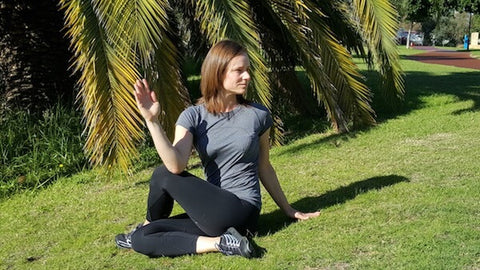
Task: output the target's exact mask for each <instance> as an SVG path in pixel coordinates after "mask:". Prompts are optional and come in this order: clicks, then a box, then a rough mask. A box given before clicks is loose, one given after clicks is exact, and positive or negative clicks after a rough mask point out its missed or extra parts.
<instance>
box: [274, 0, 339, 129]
mask: <svg viewBox="0 0 480 270" xmlns="http://www.w3.org/2000/svg"><path fill="white" fill-rule="evenodd" d="M267 3H268V4H269V6H270V8H271V10H272V13H273V14H275V16H276V17H277V20H278V21H279V23H280V24H281V25H282V27H284V29H285V30H284V31H283V33H285V34H286V35H287V38H288V39H289V44H291V48H292V49H293V50H295V51H296V53H297V54H298V56H299V58H300V61H301V63H302V66H303V67H304V68H305V72H306V74H307V76H308V78H309V80H310V83H311V88H312V91H313V92H314V94H315V95H316V97H317V100H318V102H319V103H323V105H324V107H325V110H326V112H327V114H328V117H329V119H330V121H331V123H332V125H333V127H334V128H335V129H336V130H338V131H340V132H345V131H347V130H348V128H347V119H346V118H345V114H344V112H343V111H342V109H341V108H340V106H339V105H338V89H337V88H336V86H335V84H334V82H333V81H332V80H331V78H330V77H329V76H328V73H327V72H326V70H325V67H324V65H323V63H322V57H321V55H320V54H319V47H318V45H317V44H316V43H315V42H313V40H312V29H311V28H309V27H308V25H307V23H306V21H307V20H308V14H307V13H306V12H307V10H308V7H306V6H305V5H304V3H303V2H301V1H280V0H269V1H267ZM318 15H319V16H321V15H322V14H321V13H319V14H318ZM327 38H328V37H327Z"/></svg>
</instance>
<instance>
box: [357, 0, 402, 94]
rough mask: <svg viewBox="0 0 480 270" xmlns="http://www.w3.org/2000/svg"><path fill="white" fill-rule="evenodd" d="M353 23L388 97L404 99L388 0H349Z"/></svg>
mask: <svg viewBox="0 0 480 270" xmlns="http://www.w3.org/2000/svg"><path fill="white" fill-rule="evenodd" d="M351 3H352V4H351V6H352V8H353V13H352V14H354V16H355V19H356V20H358V21H359V23H360V26H361V29H360V30H361V31H362V35H363V36H364V41H365V42H366V44H367V46H368V49H369V51H370V52H371V53H372V56H373V61H374V63H376V64H377V65H378V69H379V72H380V75H381V77H382V87H380V88H381V89H382V90H384V91H385V92H384V94H385V95H386V96H387V97H389V96H390V97H391V96H393V97H396V98H398V99H402V98H403V96H404V81H403V72H402V71H401V67H400V62H399V56H398V52H397V48H396V42H395V35H396V30H397V27H398V21H397V13H396V11H395V9H394V7H393V5H392V4H391V3H390V2H389V1H388V0H352V1H351Z"/></svg>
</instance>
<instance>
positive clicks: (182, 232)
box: [132, 166, 260, 257]
mask: <svg viewBox="0 0 480 270" xmlns="http://www.w3.org/2000/svg"><path fill="white" fill-rule="evenodd" d="M174 200H175V201H177V202H178V203H179V204H180V206H181V207H182V208H183V209H184V210H185V212H186V213H185V214H183V215H179V216H176V217H169V216H170V214H171V212H172V208H173V201H174ZM259 214H260V210H259V209H258V208H257V207H255V206H254V205H253V204H251V203H249V202H246V201H244V200H241V199H239V198H238V197H237V196H236V195H234V194H233V193H231V192H229V191H226V190H224V189H221V188H219V187H217V186H215V185H213V184H210V183H208V182H207V181H204V180H202V179H200V178H198V177H196V176H194V175H192V174H190V173H188V172H183V173H181V174H178V175H177V174H172V173H170V172H169V171H168V170H167V169H166V168H165V167H164V166H160V167H158V168H157V169H156V170H155V171H154V173H153V175H152V178H151V180H150V192H149V194H148V202H147V220H148V221H150V223H149V224H148V225H146V226H143V227H141V228H139V229H138V230H137V231H135V233H133V235H132V248H133V249H134V250H135V251H137V252H139V253H142V254H145V255H148V256H150V257H159V256H179V255H185V254H193V253H195V252H196V242H197V239H198V237H199V236H219V235H221V234H222V233H224V232H225V231H226V230H227V229H228V228H229V227H235V228H236V229H237V230H239V231H240V232H241V233H246V231H247V230H248V231H252V232H253V231H255V228H256V224H257V220H258V216H259Z"/></svg>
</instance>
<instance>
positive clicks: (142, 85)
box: [133, 79, 150, 94]
mask: <svg viewBox="0 0 480 270" xmlns="http://www.w3.org/2000/svg"><path fill="white" fill-rule="evenodd" d="M133 87H134V88H135V92H136V93H138V94H149V93H150V87H149V86H148V82H147V80H146V79H141V80H137V81H136V82H135V84H134V85H133Z"/></svg>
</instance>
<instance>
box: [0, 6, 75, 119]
mask: <svg viewBox="0 0 480 270" xmlns="http://www.w3.org/2000/svg"><path fill="white" fill-rule="evenodd" d="M62 26H63V18H62V14H61V13H60V12H59V11H58V9H57V3H56V1H53V0H47V1H38V0H16V1H13V0H0V76H1V77H2V83H1V84H0V85H3V87H2V88H0V96H1V98H0V100H1V101H3V105H4V106H3V107H6V108H21V109H26V110H28V111H30V112H41V111H42V110H44V109H46V108H48V107H49V106H51V105H52V104H53V103H55V102H57V101H58V100H59V98H61V99H63V100H72V96H73V91H72V89H73V87H72V86H73V79H72V78H70V76H69V74H68V61H69V58H70V57H71V54H70V53H69V52H68V41H67V40H66V39H65V38H64V37H63V34H62V32H61V29H62Z"/></svg>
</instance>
